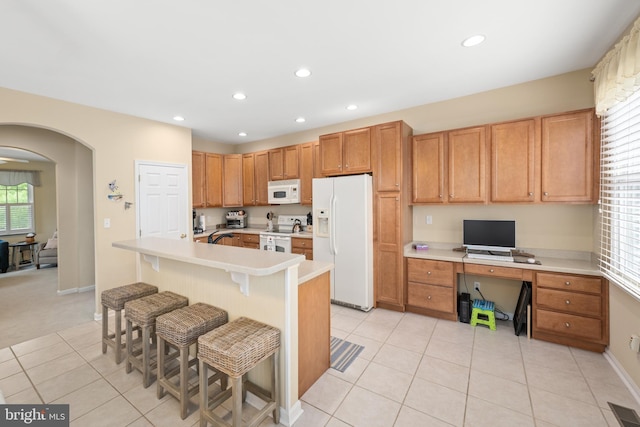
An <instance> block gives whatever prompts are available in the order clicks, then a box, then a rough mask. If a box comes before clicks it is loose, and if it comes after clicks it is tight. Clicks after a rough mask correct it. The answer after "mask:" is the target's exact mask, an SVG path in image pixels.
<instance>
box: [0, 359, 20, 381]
mask: <svg viewBox="0 0 640 427" xmlns="http://www.w3.org/2000/svg"><path fill="white" fill-rule="evenodd" d="M18 372H22V367H21V366H20V364H19V363H18V361H17V360H16V359H9V360H7V361H5V362H0V379H2V378H7V377H10V376H11V375H15V374H17V373H18Z"/></svg>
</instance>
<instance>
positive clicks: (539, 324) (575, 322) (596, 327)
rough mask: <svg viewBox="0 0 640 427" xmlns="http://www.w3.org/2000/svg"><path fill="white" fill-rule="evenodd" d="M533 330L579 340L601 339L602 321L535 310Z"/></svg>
mask: <svg viewBox="0 0 640 427" xmlns="http://www.w3.org/2000/svg"><path fill="white" fill-rule="evenodd" d="M535 328H537V329H541V330H545V331H549V332H555V333H557V334H561V335H565V336H570V337H575V338H581V339H585V338H586V339H589V340H595V341H600V340H602V339H603V336H602V320H600V319H593V318H591V317H583V316H576V315H573V314H567V313H556V312H553V311H547V310H541V309H537V310H536V321H535ZM534 338H535V334H534Z"/></svg>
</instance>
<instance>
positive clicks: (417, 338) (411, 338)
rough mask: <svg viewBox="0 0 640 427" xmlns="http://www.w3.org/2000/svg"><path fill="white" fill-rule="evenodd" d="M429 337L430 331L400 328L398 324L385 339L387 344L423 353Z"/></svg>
mask: <svg viewBox="0 0 640 427" xmlns="http://www.w3.org/2000/svg"><path fill="white" fill-rule="evenodd" d="M430 338H431V333H416V332H414V331H407V330H403V329H401V327H400V326H398V327H396V329H395V330H394V331H393V332H391V335H389V338H388V339H387V344H391V345H394V346H396V347H400V348H404V349H406V350H409V351H413V352H414V353H420V354H422V353H424V351H425V350H426V348H427V344H428V343H429V339H430Z"/></svg>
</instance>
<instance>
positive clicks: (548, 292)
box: [536, 288, 602, 316]
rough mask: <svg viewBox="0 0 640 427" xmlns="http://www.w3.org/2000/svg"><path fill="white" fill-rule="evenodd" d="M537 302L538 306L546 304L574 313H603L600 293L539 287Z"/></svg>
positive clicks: (598, 314)
mask: <svg viewBox="0 0 640 427" xmlns="http://www.w3.org/2000/svg"><path fill="white" fill-rule="evenodd" d="M536 302H537V304H538V307H539V306H545V307H548V308H552V309H555V310H561V311H566V312H568V313H573V314H591V315H592V316H600V315H601V314H602V298H600V296H599V295H586V294H578V293H575V292H564V291H557V290H554V289H545V288H538V289H537V292H536Z"/></svg>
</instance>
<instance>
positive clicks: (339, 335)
mask: <svg viewBox="0 0 640 427" xmlns="http://www.w3.org/2000/svg"><path fill="white" fill-rule="evenodd" d="M348 335H349V332H347V331H343V330H341V329H336V328H334V327H333V325H331V336H332V337H336V338H340V339H341V340H344V339H346V338H347V336H348Z"/></svg>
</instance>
